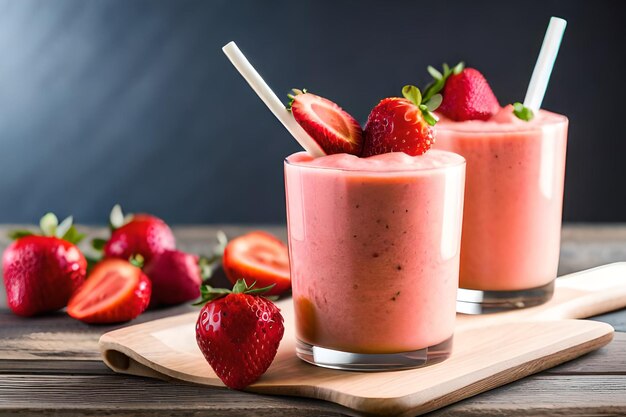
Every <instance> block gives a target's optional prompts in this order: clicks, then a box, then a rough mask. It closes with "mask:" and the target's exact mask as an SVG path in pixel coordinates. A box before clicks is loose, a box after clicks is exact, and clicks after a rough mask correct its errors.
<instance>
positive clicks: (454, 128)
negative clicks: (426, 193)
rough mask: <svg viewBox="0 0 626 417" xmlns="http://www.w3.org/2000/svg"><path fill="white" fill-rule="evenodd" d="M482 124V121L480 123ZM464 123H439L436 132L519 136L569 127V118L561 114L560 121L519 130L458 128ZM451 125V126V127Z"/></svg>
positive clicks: (522, 127) (521, 127)
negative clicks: (556, 127)
mask: <svg viewBox="0 0 626 417" xmlns="http://www.w3.org/2000/svg"><path fill="white" fill-rule="evenodd" d="M473 122H477V121H476V120H473ZM478 122H480V121H478ZM482 123H489V122H482ZM462 124H463V122H447V123H445V124H439V123H437V125H435V131H436V132H437V131H446V132H455V133H464V134H468V135H483V136H487V135H491V134H497V135H501V134H503V133H509V134H512V135H517V134H524V133H528V132H533V131H540V130H541V129H542V127H544V126H548V127H552V126H558V125H562V124H567V125H569V119H568V118H567V116H563V115H561V114H559V120H553V121H547V122H542V123H541V124H534V125H530V126H523V125H521V126H520V125H515V126H520V127H519V128H516V129H503V128H500V129H488V130H486V129H463V127H462V126H457V125H462ZM494 124H501V125H504V126H508V125H510V124H511V123H495V122H494ZM450 125H451V126H450ZM436 138H437V137H436V136H435V141H436Z"/></svg>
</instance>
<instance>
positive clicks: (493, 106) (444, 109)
mask: <svg viewBox="0 0 626 417" xmlns="http://www.w3.org/2000/svg"><path fill="white" fill-rule="evenodd" d="M428 72H430V74H431V75H432V76H433V77H434V78H435V80H434V81H433V82H432V83H431V84H430V85H429V86H428V87H427V88H426V92H425V95H427V94H429V93H432V94H435V93H437V92H441V94H442V95H443V102H442V103H441V106H440V107H439V112H440V113H441V114H443V115H444V116H446V117H448V118H450V119H452V120H456V121H459V122H461V121H465V120H489V119H490V118H491V117H492V116H493V115H495V114H496V113H498V111H499V110H500V103H498V99H497V98H496V96H495V94H493V91H492V90H491V87H490V86H489V83H488V82H487V80H486V79H485V77H484V76H483V75H482V74H481V73H480V72H479V71H478V70H476V69H474V68H464V64H463V63H462V62H461V63H459V64H458V65H456V66H455V67H454V68H449V67H448V66H447V65H446V64H444V66H443V73H440V72H439V71H437V70H436V69H434V68H433V67H428Z"/></svg>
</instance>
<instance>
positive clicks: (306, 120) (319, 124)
mask: <svg viewBox="0 0 626 417" xmlns="http://www.w3.org/2000/svg"><path fill="white" fill-rule="evenodd" d="M291 111H292V113H293V117H294V118H295V119H296V121H297V122H298V124H299V125H300V126H302V128H303V129H304V130H305V131H306V132H307V133H308V134H309V135H310V136H311V137H312V138H313V139H315V141H316V142H317V143H318V145H319V146H320V147H321V148H322V149H323V150H324V152H325V153H326V154H327V155H330V154H335V153H351V154H354V155H359V154H360V153H361V147H362V145H363V130H362V129H361V126H360V125H359V123H358V122H357V121H356V120H355V119H354V117H352V116H350V115H349V114H348V113H347V112H345V111H344V110H343V109H342V108H341V107H339V106H338V105H337V104H335V103H333V102H332V101H330V100H328V99H325V98H323V97H320V96H317V95H315V94H311V93H303V94H298V95H296V96H295V98H294V99H293V103H292V105H291Z"/></svg>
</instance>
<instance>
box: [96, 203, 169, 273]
mask: <svg viewBox="0 0 626 417" xmlns="http://www.w3.org/2000/svg"><path fill="white" fill-rule="evenodd" d="M111 228H112V229H113V230H112V232H111V237H110V238H109V239H108V240H106V241H105V240H103V239H94V240H93V242H92V244H93V245H94V248H96V249H103V251H104V257H105V258H120V259H126V260H128V259H130V258H131V257H132V256H134V255H141V256H142V257H143V259H144V260H145V262H146V263H148V262H150V260H151V259H152V257H153V256H155V255H156V254H159V253H161V252H163V251H164V250H166V249H174V248H175V245H176V242H175V239H174V234H173V233H172V230H171V229H170V228H169V226H168V225H167V224H166V223H165V222H164V221H163V220H161V219H159V218H158V217H155V216H151V215H149V214H135V215H132V216H127V217H126V218H124V216H123V215H122V211H121V208H120V207H119V206H118V205H116V206H115V207H113V210H112V211H111Z"/></svg>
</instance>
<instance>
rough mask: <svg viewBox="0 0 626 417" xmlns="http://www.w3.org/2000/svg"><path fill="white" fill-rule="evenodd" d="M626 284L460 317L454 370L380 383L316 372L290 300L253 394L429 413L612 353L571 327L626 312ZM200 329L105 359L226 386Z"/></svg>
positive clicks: (160, 326) (175, 327)
mask: <svg viewBox="0 0 626 417" xmlns="http://www.w3.org/2000/svg"><path fill="white" fill-rule="evenodd" d="M590 283H591V284H592V285H590ZM625 283H626V263H617V264H612V265H607V266H605V267H600V268H594V269H592V270H589V271H585V272H581V273H577V274H573V275H571V276H567V277H563V278H560V279H559V280H558V282H557V285H556V290H555V295H554V297H553V299H552V300H551V301H550V302H549V303H546V304H544V305H543V306H539V307H535V308H531V309H525V310H517V311H512V312H509V313H502V314H495V315H485V316H467V315H459V316H458V317H457V326H456V330H455V346H454V350H453V354H452V356H451V357H450V358H449V359H448V360H446V361H445V362H443V363H440V364H437V365H434V366H430V367H426V368H422V369H415V370H407V371H402V372H382V373H374V374H368V373H358V372H351V373H346V372H340V371H333V370H327V369H322V368H315V367H311V366H310V365H307V364H304V363H303V362H302V361H300V360H298V359H297V358H296V357H295V354H294V352H295V336H294V334H293V328H294V325H293V321H294V319H293V308H292V304H291V301H290V300H285V301H283V302H281V303H279V307H280V308H281V311H282V313H283V316H284V318H285V328H286V331H285V336H284V338H283V341H282V343H281V346H280V349H279V351H278V354H277V356H276V359H275V360H274V363H273V364H272V366H271V367H270V369H269V370H268V371H267V373H266V374H265V375H264V376H263V377H262V378H261V380H259V382H257V383H255V384H253V385H251V386H250V387H249V388H248V389H249V390H251V391H254V392H262V393H271V394H279V395H280V394H284V395H299V396H307V397H314V398H318V399H324V400H328V401H333V402H337V403H339V404H342V405H345V406H347V407H350V408H353V409H356V410H358V411H361V412H366V413H371V414H379V415H389V414H392V415H398V414H402V415H407V416H408V415H415V414H420V413H424V412H427V411H431V410H434V409H437V408H440V407H442V406H445V405H448V404H451V403H453V402H456V401H459V400H460V399H463V398H467V397H469V396H472V395H475V394H477V393H479V392H483V391H486V390H488V389H491V388H493V387H496V386H499V385H502V384H506V383H508V382H511V381H514V380H517V379H519V378H522V377H524V376H527V375H529V374H532V373H535V372H538V371H541V370H543V369H547V368H549V367H551V366H554V365H556V364H559V363H563V362H565V361H567V360H571V359H572V358H574V357H577V356H580V355H582V354H584V353H587V352H589V351H591V350H593V349H596V348H598V347H600V346H602V345H603V344H605V343H608V341H609V340H610V338H611V336H612V329H611V328H610V327H609V326H606V325H604V324H600V323H597V322H592V321H585V320H563V319H573V318H581V317H586V316H589V315H592V314H597V313H601V312H604V311H607V310H611V309H615V308H620V307H624V306H625V305H626V285H624V284H625ZM196 320H197V314H196V313H190V314H185V315H181V316H177V317H170V318H167V319H163V320H158V321H154V322H148V323H144V324H141V325H137V326H131V327H126V328H123V329H120V330H117V331H113V332H110V333H107V334H105V335H103V336H102V338H101V339H100V346H101V349H102V352H103V357H104V359H105V361H106V363H107V365H108V366H110V367H111V368H112V369H114V370H115V371H117V372H122V373H129V374H134V375H142V376H150V377H155V378H165V379H170V378H174V379H178V380H184V381H188V382H194V383H200V384H206V385H210V386H222V383H221V381H219V379H218V378H217V377H216V376H215V374H214V373H213V371H212V369H211V368H210V367H209V366H208V365H207V364H206V362H205V360H204V358H203V356H202V354H201V353H200V351H199V350H198V348H197V346H196V342H195V332H194V325H195V322H196ZM527 320H533V321H527ZM504 341H505V342H504ZM485 352H489V355H485V354H484V353H485Z"/></svg>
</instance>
